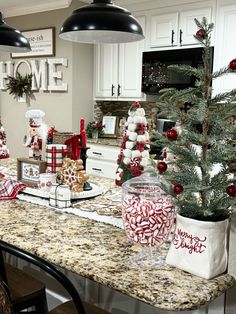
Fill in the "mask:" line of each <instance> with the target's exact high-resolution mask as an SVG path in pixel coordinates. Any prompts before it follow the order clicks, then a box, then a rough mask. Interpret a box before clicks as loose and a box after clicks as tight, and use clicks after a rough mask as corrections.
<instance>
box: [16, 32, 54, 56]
mask: <svg viewBox="0 0 236 314" xmlns="http://www.w3.org/2000/svg"><path fill="white" fill-rule="evenodd" d="M22 34H23V35H24V36H25V37H26V38H27V39H28V41H29V43H30V46H31V51H30V52H14V53H12V54H11V57H12V58H30V57H39V56H54V55H55V28H54V27H49V28H41V29H32V30H28V31H22Z"/></svg>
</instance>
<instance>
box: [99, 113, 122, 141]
mask: <svg viewBox="0 0 236 314" xmlns="http://www.w3.org/2000/svg"><path fill="white" fill-rule="evenodd" d="M118 121H119V118H118V117H117V116H103V118H102V125H103V126H104V128H103V135H102V137H113V138H116V137H117V131H118Z"/></svg>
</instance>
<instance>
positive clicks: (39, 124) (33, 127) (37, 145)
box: [24, 109, 48, 160]
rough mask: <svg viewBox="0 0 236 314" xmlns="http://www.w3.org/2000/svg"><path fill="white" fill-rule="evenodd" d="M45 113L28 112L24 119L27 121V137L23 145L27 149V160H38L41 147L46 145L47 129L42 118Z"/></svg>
mask: <svg viewBox="0 0 236 314" xmlns="http://www.w3.org/2000/svg"><path fill="white" fill-rule="evenodd" d="M44 116H45V113H44V112H43V111H42V110H39V109H32V110H28V111H27V112H26V113H25V117H26V118H28V119H29V130H28V136H27V137H26V141H25V143H24V146H25V147H29V158H33V159H36V160H40V159H41V157H42V145H43V142H44V143H46V139H47V133H48V129H47V126H46V124H45V123H43V121H42V118H43V117H44Z"/></svg>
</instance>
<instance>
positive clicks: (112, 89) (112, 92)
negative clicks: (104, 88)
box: [111, 84, 115, 96]
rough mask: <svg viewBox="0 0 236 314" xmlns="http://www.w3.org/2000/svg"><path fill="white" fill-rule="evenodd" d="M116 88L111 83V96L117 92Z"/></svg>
mask: <svg viewBox="0 0 236 314" xmlns="http://www.w3.org/2000/svg"><path fill="white" fill-rule="evenodd" d="M114 88H115V86H114V85H113V84H112V85H111V96H114V95H115V93H114Z"/></svg>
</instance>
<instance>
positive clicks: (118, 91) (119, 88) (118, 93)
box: [117, 84, 121, 96]
mask: <svg viewBox="0 0 236 314" xmlns="http://www.w3.org/2000/svg"><path fill="white" fill-rule="evenodd" d="M120 90H121V86H120V84H118V90H117V95H118V96H120Z"/></svg>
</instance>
